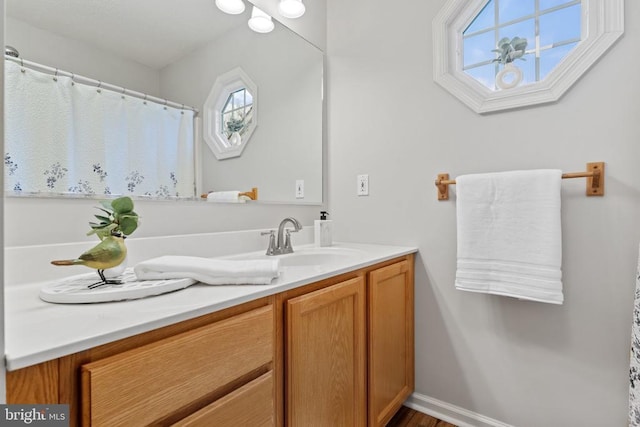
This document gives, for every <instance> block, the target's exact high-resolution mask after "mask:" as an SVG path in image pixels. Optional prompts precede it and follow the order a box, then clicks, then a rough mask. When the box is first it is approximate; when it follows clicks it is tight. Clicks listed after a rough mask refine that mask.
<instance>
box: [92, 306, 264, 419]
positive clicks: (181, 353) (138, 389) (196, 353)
mask: <svg viewBox="0 0 640 427" xmlns="http://www.w3.org/2000/svg"><path fill="white" fill-rule="evenodd" d="M273 341H274V315H273V306H271V305H269V306H266V307H262V308H259V309H255V310H252V311H250V312H247V313H243V314H240V315H237V316H234V317H231V318H229V319H225V320H222V321H219V322H216V323H213V324H211V325H207V326H203V327H201V328H198V329H194V330H192V331H188V332H185V333H182V334H179V335H176V336H174V337H170V338H167V339H164V340H161V341H158V342H155V343H152V344H149V345H145V346H143V347H139V348H136V349H134V350H130V351H127V352H124V353H121V354H117V355H115V356H112V357H108V358H105V359H102V360H99V361H95V362H91V363H88V364H86V365H83V366H82V418H83V425H91V426H94V427H98V426H109V427H112V426H119V425H125V426H137V425H147V424H150V423H153V422H157V421H158V420H161V419H163V418H166V417H168V416H170V415H171V414H173V413H176V412H177V411H179V410H181V409H184V408H186V407H187V406H188V405H189V404H191V403H192V402H194V401H196V400H198V399H202V398H203V397H205V396H206V395H208V394H211V393H212V392H214V391H215V390H216V389H218V388H220V387H223V386H225V385H226V384H229V383H230V382H232V381H233V380H235V379H237V378H238V377H240V376H242V375H245V374H247V373H249V372H251V371H253V370H255V369H258V368H260V367H262V366H264V365H266V364H268V363H270V362H271V361H272V360H273V354H274V342H273Z"/></svg>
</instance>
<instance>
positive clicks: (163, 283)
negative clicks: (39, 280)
mask: <svg viewBox="0 0 640 427" xmlns="http://www.w3.org/2000/svg"><path fill="white" fill-rule="evenodd" d="M117 279H119V280H120V281H122V284H107V285H100V286H97V287H93V288H90V287H89V286H90V285H93V284H95V283H96V282H100V278H99V277H98V275H97V274H96V273H87V274H82V275H78V276H72V277H68V278H65V279H62V280H60V281H56V282H52V283H49V284H47V285H45V286H44V287H43V288H42V289H40V295H39V296H40V299H42V300H43V301H47V302H54V303H62V304H83V303H93V302H109V301H122V300H129V299H138V298H145V297H149V296H153V295H160V294H164V293H167V292H173V291H177V290H179V289H184V288H186V287H188V286H191V285H193V284H194V283H196V282H197V281H196V280H194V279H166V280H143V281H139V280H137V279H136V275H135V273H134V272H133V269H132V268H127V269H126V270H125V271H124V273H123V274H122V275H121V276H119V277H118V278H117Z"/></svg>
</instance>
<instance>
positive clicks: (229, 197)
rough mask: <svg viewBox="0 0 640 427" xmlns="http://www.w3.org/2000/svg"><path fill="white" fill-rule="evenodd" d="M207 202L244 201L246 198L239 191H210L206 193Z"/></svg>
mask: <svg viewBox="0 0 640 427" xmlns="http://www.w3.org/2000/svg"><path fill="white" fill-rule="evenodd" d="M207 201H208V202H224V203H245V202H246V201H247V199H246V198H245V197H243V196H240V192H239V191H212V192H211V193H209V194H207Z"/></svg>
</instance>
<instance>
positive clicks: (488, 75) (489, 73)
mask: <svg viewBox="0 0 640 427" xmlns="http://www.w3.org/2000/svg"><path fill="white" fill-rule="evenodd" d="M465 73H467V74H468V75H470V76H471V77H473V78H474V79H476V80H477V81H479V82H480V83H482V84H483V85H484V86H486V87H487V88H489V89H490V90H495V89H496V65H495V64H488V65H483V66H482V67H475V68H471V69H469V70H466V71H465Z"/></svg>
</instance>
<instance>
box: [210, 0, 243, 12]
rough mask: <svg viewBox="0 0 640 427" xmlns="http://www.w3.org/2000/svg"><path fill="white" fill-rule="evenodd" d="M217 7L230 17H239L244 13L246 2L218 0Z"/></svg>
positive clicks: (240, 0)
mask: <svg viewBox="0 0 640 427" xmlns="http://www.w3.org/2000/svg"><path fill="white" fill-rule="evenodd" d="M216 6H218V9H220V10H221V11H223V12H224V13H228V14H229V15H238V14H240V13H242V12H244V2H243V1H242V0H216Z"/></svg>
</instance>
